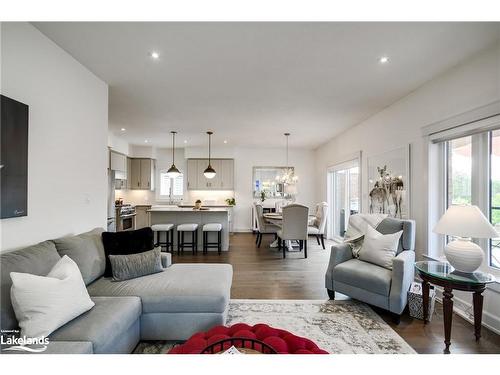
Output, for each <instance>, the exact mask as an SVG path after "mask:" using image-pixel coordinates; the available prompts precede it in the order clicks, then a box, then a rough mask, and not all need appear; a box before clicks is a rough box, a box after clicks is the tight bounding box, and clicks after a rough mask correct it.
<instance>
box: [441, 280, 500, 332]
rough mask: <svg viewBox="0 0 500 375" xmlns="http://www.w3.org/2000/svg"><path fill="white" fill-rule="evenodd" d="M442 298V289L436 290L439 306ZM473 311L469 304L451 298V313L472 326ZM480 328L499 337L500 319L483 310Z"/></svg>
mask: <svg viewBox="0 0 500 375" xmlns="http://www.w3.org/2000/svg"><path fill="white" fill-rule="evenodd" d="M442 296H443V291H442V289H440V288H436V300H437V301H438V302H439V303H441V304H442V303H443V299H442ZM473 311H474V310H473V307H472V304H471V303H468V302H466V301H464V300H463V299H461V298H457V297H453V312H454V313H456V314H457V315H459V316H461V317H462V318H464V319H465V320H467V321H468V322H469V323H471V324H474V313H473ZM482 326H483V327H486V328H488V329H489V330H490V331H492V332H494V333H496V334H497V335H500V318H498V317H497V316H495V315H493V314H491V313H490V312H488V311H485V310H483V319H482Z"/></svg>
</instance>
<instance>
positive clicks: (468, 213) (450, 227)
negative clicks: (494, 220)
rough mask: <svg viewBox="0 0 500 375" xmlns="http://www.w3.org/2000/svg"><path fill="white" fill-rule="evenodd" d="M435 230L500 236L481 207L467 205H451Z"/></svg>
mask: <svg viewBox="0 0 500 375" xmlns="http://www.w3.org/2000/svg"><path fill="white" fill-rule="evenodd" d="M434 232H435V233H439V234H446V235H448V236H456V237H471V238H496V237H500V234H498V232H497V231H496V230H495V228H494V227H493V225H491V224H490V222H489V221H488V219H486V217H485V216H484V215H483V213H482V212H481V210H480V209H479V207H477V206H466V205H463V206H461V205H460V206H459V205H453V206H450V207H449V208H448V210H446V212H445V214H444V215H443V216H442V217H441V219H440V220H439V222H438V223H437V224H436V226H435V227H434Z"/></svg>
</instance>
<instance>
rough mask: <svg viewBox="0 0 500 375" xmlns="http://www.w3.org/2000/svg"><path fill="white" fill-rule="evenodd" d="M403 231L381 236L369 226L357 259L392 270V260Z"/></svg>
mask: <svg viewBox="0 0 500 375" xmlns="http://www.w3.org/2000/svg"><path fill="white" fill-rule="evenodd" d="M402 234H403V231H402V230H401V231H399V232H396V233H391V234H382V233H380V232H379V231H377V230H376V229H375V228H372V227H371V226H367V228H366V233H365V238H364V240H363V245H362V246H361V249H360V250H359V253H358V259H359V260H362V261H364V262H368V263H373V264H376V265H378V266H380V267H384V268H387V269H390V270H392V260H393V259H394V257H395V256H396V253H397V251H398V246H399V239H400V238H401V235H402Z"/></svg>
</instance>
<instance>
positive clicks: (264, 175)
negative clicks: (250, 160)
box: [253, 167, 294, 199]
mask: <svg viewBox="0 0 500 375" xmlns="http://www.w3.org/2000/svg"><path fill="white" fill-rule="evenodd" d="M287 169H291V170H293V169H294V168H293V167H288V168H287V167H253V196H254V198H260V197H261V194H262V192H264V193H265V195H266V198H267V199H272V198H284V197H285V192H284V186H283V184H282V183H280V181H279V177H280V176H282V175H283V173H285V172H286V170H287Z"/></svg>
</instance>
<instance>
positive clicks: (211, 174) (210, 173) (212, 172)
mask: <svg viewBox="0 0 500 375" xmlns="http://www.w3.org/2000/svg"><path fill="white" fill-rule="evenodd" d="M207 134H208V167H207V169H205V171H204V172H203V175H204V176H205V177H206V178H214V177H215V174H216V172H215V169H213V168H212V166H211V165H210V151H211V149H210V143H211V141H212V134H214V133H213V132H207Z"/></svg>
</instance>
